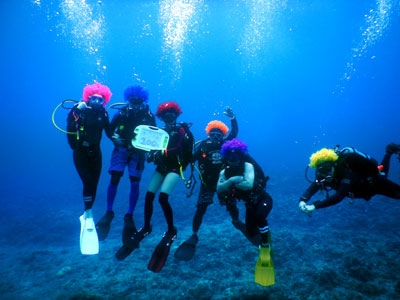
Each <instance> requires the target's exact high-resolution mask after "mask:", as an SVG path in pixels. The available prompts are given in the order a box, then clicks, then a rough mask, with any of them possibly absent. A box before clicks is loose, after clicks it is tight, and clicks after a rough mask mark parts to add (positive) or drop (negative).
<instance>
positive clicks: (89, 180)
mask: <svg viewBox="0 0 400 300" xmlns="http://www.w3.org/2000/svg"><path fill="white" fill-rule="evenodd" d="M111 95H112V94H111V92H110V90H109V89H108V87H107V86H104V85H101V84H99V83H96V84H93V85H88V86H86V87H85V88H84V92H83V100H84V101H83V102H79V103H78V104H76V105H75V106H74V107H73V108H72V109H71V111H70V112H69V114H68V119H67V131H68V132H71V133H76V134H68V135H67V137H68V143H69V145H70V146H71V148H72V150H73V158H74V163H75V167H76V169H77V171H78V173H79V176H80V178H81V180H82V183H83V201H84V204H85V213H84V217H85V219H86V218H92V213H91V208H92V206H93V203H94V200H95V198H96V190H97V184H98V182H99V178H100V172H101V167H102V157H101V150H100V141H101V137H102V131H103V130H105V132H106V134H107V136H108V137H109V138H110V139H111V136H112V131H111V127H110V121H109V119H108V114H107V112H106V110H105V105H106V103H107V102H108V101H109V100H110V97H111Z"/></svg>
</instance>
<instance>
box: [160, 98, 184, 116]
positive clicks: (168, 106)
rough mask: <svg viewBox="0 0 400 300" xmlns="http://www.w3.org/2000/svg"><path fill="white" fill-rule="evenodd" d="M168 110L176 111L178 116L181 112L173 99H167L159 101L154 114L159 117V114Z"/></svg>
mask: <svg viewBox="0 0 400 300" xmlns="http://www.w3.org/2000/svg"><path fill="white" fill-rule="evenodd" d="M169 111H170V112H174V113H176V114H177V115H178V116H179V115H180V114H181V113H182V111H181V108H180V107H179V105H178V104H176V103H175V102H173V101H169V102H165V103H161V104H160V105H159V106H158V109H157V112H156V116H157V117H159V118H161V116H162V115H163V114H164V113H166V112H169Z"/></svg>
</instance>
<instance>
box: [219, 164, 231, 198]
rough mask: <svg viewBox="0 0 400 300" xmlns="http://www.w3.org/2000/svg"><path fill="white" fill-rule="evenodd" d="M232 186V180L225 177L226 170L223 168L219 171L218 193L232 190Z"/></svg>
mask: <svg viewBox="0 0 400 300" xmlns="http://www.w3.org/2000/svg"><path fill="white" fill-rule="evenodd" d="M231 187H232V182H231V181H230V180H229V179H228V180H227V179H226V177H225V170H222V171H221V172H220V173H219V178H218V184H217V193H218V194H222V193H226V192H228V191H230V189H231Z"/></svg>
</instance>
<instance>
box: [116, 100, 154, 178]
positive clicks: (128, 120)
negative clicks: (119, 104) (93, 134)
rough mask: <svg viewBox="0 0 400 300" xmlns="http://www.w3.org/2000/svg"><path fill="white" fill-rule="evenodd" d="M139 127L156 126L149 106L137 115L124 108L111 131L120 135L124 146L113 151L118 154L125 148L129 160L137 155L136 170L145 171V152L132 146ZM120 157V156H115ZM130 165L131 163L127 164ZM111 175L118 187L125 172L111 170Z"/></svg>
mask: <svg viewBox="0 0 400 300" xmlns="http://www.w3.org/2000/svg"><path fill="white" fill-rule="evenodd" d="M139 125H150V126H156V120H155V118H154V115H153V114H152V113H151V111H150V109H149V106H148V105H145V107H144V109H141V110H140V111H138V112H137V113H135V112H134V111H133V109H130V108H129V107H125V108H122V109H121V110H120V111H119V112H118V113H117V114H115V115H114V117H113V119H112V121H111V130H112V132H115V133H117V134H118V135H119V138H120V139H121V140H122V141H123V143H124V144H123V145H118V146H117V145H116V146H115V148H114V151H113V154H114V152H118V150H119V148H125V149H126V150H125V151H127V152H128V153H129V156H128V160H129V159H130V158H131V157H132V156H133V155H137V158H135V159H136V161H137V163H138V164H137V166H136V168H138V169H140V170H143V168H144V161H145V153H146V152H145V151H143V150H140V149H136V148H135V147H133V146H132V143H131V141H132V139H133V138H134V137H135V135H136V134H135V128H136V127H137V126H139ZM115 155H118V154H115ZM126 164H127V165H128V164H129V161H127V162H126ZM109 173H110V174H111V175H112V177H111V183H112V184H115V185H117V184H118V183H119V180H120V178H121V176H122V175H123V172H121V171H116V170H113V168H111V170H110V171H109ZM130 179H131V181H139V180H140V178H130Z"/></svg>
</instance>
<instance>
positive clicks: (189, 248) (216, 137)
mask: <svg viewBox="0 0 400 300" xmlns="http://www.w3.org/2000/svg"><path fill="white" fill-rule="evenodd" d="M224 114H225V115H226V116H228V117H229V119H230V120H231V128H232V130H231V132H230V133H229V135H228V136H227V137H226V138H224V137H225V136H226V135H227V133H228V131H229V128H228V127H227V126H226V125H225V124H224V123H223V122H221V121H211V122H209V123H208V125H207V127H206V128H205V130H206V133H207V135H208V137H207V139H205V140H203V141H201V142H200V144H199V145H198V146H197V147H196V149H195V152H194V154H193V158H192V163H193V164H194V163H195V162H196V161H198V166H199V174H200V177H201V187H200V193H199V196H198V200H197V209H196V213H195V215H194V217H193V224H192V228H193V234H192V236H191V237H190V238H189V239H188V240H187V241H185V242H184V243H182V244H181V245H180V246H179V248H178V250H177V251H176V252H175V258H177V259H179V260H185V261H187V260H190V259H192V258H193V256H194V253H195V250H196V244H197V242H198V240H199V238H198V236H197V232H198V231H199V229H200V226H201V223H202V220H203V216H204V215H205V213H206V210H207V207H208V206H209V205H210V204H212V203H213V197H214V193H215V192H216V188H217V182H218V176H219V172H220V171H221V167H222V164H223V162H222V157H221V147H222V144H223V143H224V142H225V141H228V140H232V139H233V138H235V137H236V136H237V134H238V131H239V129H238V123H237V120H236V117H235V115H234V113H233V111H232V109H231V108H230V107H228V106H227V107H225V112H224ZM226 209H227V211H228V212H229V213H230V215H231V217H232V223H234V224H240V223H241V222H240V221H239V210H238V209H237V207H236V201H235V199H233V200H232V201H230V202H228V203H226ZM242 225H244V224H243V223H242Z"/></svg>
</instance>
